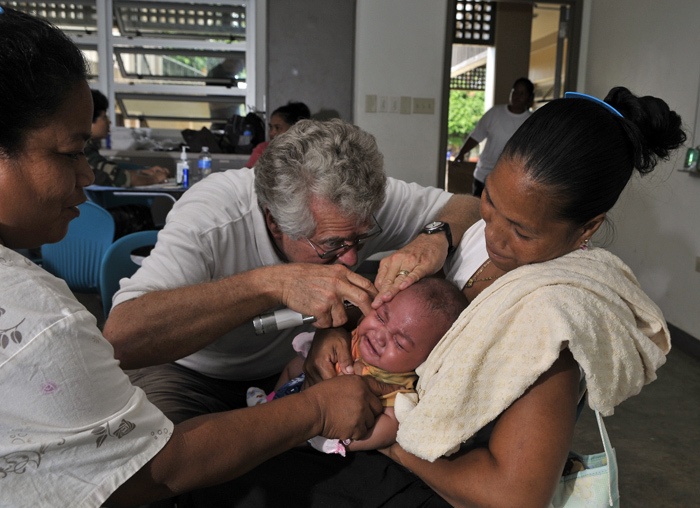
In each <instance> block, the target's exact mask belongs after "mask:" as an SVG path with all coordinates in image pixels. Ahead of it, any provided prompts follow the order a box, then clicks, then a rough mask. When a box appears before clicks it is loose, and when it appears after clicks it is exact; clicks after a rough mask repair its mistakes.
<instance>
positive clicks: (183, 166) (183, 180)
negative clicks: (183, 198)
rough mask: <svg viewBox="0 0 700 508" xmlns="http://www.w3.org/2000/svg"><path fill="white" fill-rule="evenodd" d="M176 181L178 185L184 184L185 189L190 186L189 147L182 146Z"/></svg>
mask: <svg viewBox="0 0 700 508" xmlns="http://www.w3.org/2000/svg"><path fill="white" fill-rule="evenodd" d="M175 179H176V180H175V181H176V182H177V184H178V185H182V186H183V187H184V188H185V189H186V188H187V187H189V186H190V165H189V163H188V162H187V147H186V146H184V145H183V146H182V153H181V154H180V160H179V161H178V163H177V173H176V176H175Z"/></svg>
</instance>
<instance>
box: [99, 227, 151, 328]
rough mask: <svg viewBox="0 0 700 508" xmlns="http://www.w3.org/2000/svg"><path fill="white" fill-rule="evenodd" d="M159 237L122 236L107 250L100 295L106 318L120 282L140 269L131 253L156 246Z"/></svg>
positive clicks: (145, 234)
mask: <svg viewBox="0 0 700 508" xmlns="http://www.w3.org/2000/svg"><path fill="white" fill-rule="evenodd" d="M157 237H158V231H154V230H153V231H152V230H149V231H138V232H136V233H131V234H128V235H125V236H122V237H121V238H119V239H118V240H117V241H116V242H114V243H113V244H112V245H111V246H110V247H109V249H107V252H106V253H105V255H104V257H103V258H102V266H101V267H100V295H101V296H102V308H103V310H104V315H105V318H107V316H108V315H109V311H110V310H111V308H112V297H113V296H114V293H116V292H117V290H118V289H119V280H120V279H122V278H124V277H131V276H132V275H133V274H134V273H135V272H136V270H138V268H139V265H137V264H136V263H135V262H134V260H133V259H132V257H131V253H132V252H133V251H134V249H138V248H139V247H146V246H150V245H155V244H156V239H157Z"/></svg>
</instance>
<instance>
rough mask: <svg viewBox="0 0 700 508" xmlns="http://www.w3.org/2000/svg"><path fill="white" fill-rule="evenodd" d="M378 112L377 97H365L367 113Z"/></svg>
mask: <svg viewBox="0 0 700 508" xmlns="http://www.w3.org/2000/svg"><path fill="white" fill-rule="evenodd" d="M376 112H377V96H376V95H365V113H376Z"/></svg>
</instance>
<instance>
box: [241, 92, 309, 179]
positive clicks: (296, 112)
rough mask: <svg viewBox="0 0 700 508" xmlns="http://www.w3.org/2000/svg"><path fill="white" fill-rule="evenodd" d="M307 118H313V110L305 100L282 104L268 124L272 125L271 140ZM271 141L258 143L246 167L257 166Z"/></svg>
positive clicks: (273, 113)
mask: <svg viewBox="0 0 700 508" xmlns="http://www.w3.org/2000/svg"><path fill="white" fill-rule="evenodd" d="M305 118H311V110H310V109H309V107H308V106H307V105H306V104H304V103H303V102H288V103H287V104H286V105H285V106H280V107H279V108H277V109H276V110H274V111H273V112H272V114H271V115H270V123H269V124H268V125H269V126H270V141H272V140H273V139H275V137H276V136H277V135H279V134H282V133H283V132H287V131H288V130H289V128H290V127H291V126H292V125H294V124H295V123H297V122H298V121H299V120H303V119H305ZM270 141H263V142H262V143H258V145H256V147H255V148H253V153H251V154H250V158H249V159H248V162H246V164H245V167H247V168H252V167H253V166H255V163H256V162H257V161H258V158H259V157H260V155H261V154H262V153H263V152H264V151H265V149H266V148H267V145H269V144H270Z"/></svg>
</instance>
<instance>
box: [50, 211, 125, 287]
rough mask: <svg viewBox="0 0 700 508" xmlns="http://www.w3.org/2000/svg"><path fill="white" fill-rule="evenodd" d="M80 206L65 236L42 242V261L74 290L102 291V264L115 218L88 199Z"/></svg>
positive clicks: (111, 235)
mask: <svg viewBox="0 0 700 508" xmlns="http://www.w3.org/2000/svg"><path fill="white" fill-rule="evenodd" d="M78 208H79V209H80V217H78V218H77V219H73V221H71V223H70V224H69V225H68V233H67V234H66V236H65V238H63V240H61V241H60V242H57V243H47V244H45V245H42V247H41V264H42V266H43V267H44V269H45V270H47V271H48V272H50V273H52V274H53V275H55V276H56V277H59V278H61V279H63V280H65V281H66V283H67V284H68V287H69V288H70V289H71V291H73V292H74V293H99V281H100V265H101V263H102V257H103V256H104V254H105V252H107V249H108V248H109V246H110V245H112V241H113V240H114V219H113V218H112V216H111V215H110V213H109V212H108V211H107V210H105V209H104V208H102V207H101V206H99V205H96V204H95V203H91V202H89V201H88V202H85V203H83V204H82V205H80V206H78Z"/></svg>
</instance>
